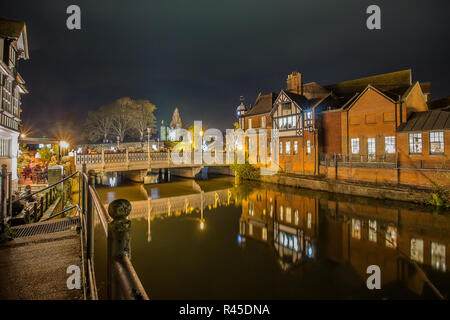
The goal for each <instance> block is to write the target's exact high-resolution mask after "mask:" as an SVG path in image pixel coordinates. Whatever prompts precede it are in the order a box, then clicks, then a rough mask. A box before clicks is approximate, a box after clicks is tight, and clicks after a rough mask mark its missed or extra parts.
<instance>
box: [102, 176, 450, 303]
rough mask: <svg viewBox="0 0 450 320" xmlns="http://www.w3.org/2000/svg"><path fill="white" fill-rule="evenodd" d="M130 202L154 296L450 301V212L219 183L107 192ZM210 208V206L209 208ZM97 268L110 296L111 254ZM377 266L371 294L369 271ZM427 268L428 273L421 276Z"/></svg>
mask: <svg viewBox="0 0 450 320" xmlns="http://www.w3.org/2000/svg"><path fill="white" fill-rule="evenodd" d="M98 192H99V195H100V198H101V199H102V201H103V202H104V203H105V204H108V203H110V202H111V201H113V200H114V199H119V198H122V199H127V200H129V201H130V202H131V204H132V212H131V215H130V219H131V225H132V227H131V239H132V240H131V259H132V262H133V265H134V267H135V269H136V272H137V274H138V275H139V277H140V279H141V281H142V284H143V285H144V287H145V289H146V291H147V293H148V295H149V296H150V298H151V299H405V298H412V299H415V298H420V299H436V298H437V296H438V294H437V293H436V290H437V291H438V292H439V293H440V294H442V295H443V296H445V297H448V294H449V293H450V272H449V271H448V263H449V250H450V215H449V213H448V212H447V213H435V212H433V211H432V210H431V209H428V208H424V207H421V206H417V205H413V204H409V203H402V202H393V201H377V200H373V199H367V198H360V197H351V196H343V195H336V194H329V193H323V192H315V191H310V190H302V189H296V188H290V187H283V186H277V185H270V184H259V183H253V182H244V183H242V184H240V185H239V186H235V185H234V179H233V178H228V177H216V178H211V179H209V180H202V181H194V180H177V181H172V182H167V183H160V184H153V185H145V186H144V185H142V184H133V183H125V184H122V185H119V186H117V187H114V188H110V187H99V188H98ZM202 206H203V210H201V207H202ZM101 232H103V231H102V230H101V227H100V225H99V224H98V223H97V224H96V241H95V259H96V260H95V269H96V276H97V283H98V287H99V294H100V297H104V295H105V285H104V284H105V270H106V267H105V260H106V249H105V248H106V247H105V241H104V237H103V235H101ZM371 265H376V266H378V267H379V268H380V275H381V277H380V285H381V289H373V290H369V289H368V287H367V284H366V282H367V278H368V277H369V276H370V275H371V274H368V273H367V268H368V267H369V266H371ZM422 271H423V272H424V274H425V276H424V274H423V273H422Z"/></svg>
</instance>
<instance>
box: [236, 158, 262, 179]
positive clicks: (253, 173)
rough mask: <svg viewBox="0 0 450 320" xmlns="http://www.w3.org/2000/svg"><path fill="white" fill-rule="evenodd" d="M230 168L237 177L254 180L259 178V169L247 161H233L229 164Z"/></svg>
mask: <svg viewBox="0 0 450 320" xmlns="http://www.w3.org/2000/svg"><path fill="white" fill-rule="evenodd" d="M230 168H231V170H233V171H234V172H235V174H236V176H237V177H238V178H239V179H247V180H254V179H258V178H259V169H258V168H256V167H255V166H253V165H251V164H249V163H247V162H246V163H244V164H237V163H234V164H232V165H230Z"/></svg>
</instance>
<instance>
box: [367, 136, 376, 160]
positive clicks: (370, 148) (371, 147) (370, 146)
mask: <svg viewBox="0 0 450 320" xmlns="http://www.w3.org/2000/svg"><path fill="white" fill-rule="evenodd" d="M375 153H376V147H375V138H367V158H368V160H369V161H374V160H375Z"/></svg>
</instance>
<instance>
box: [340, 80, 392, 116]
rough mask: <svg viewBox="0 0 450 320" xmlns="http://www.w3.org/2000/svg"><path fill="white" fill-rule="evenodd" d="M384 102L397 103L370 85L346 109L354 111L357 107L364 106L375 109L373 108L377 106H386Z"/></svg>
mask: <svg viewBox="0 0 450 320" xmlns="http://www.w3.org/2000/svg"><path fill="white" fill-rule="evenodd" d="M384 102H390V103H392V104H394V103H395V101H394V100H392V99H391V98H390V97H388V96H387V95H385V94H384V93H383V92H381V91H379V90H377V89H376V88H374V87H372V86H371V85H369V86H367V88H366V89H365V90H364V91H363V92H361V94H359V96H358V97H357V98H356V99H355V100H354V101H353V102H352V103H351V104H350V105H348V106H347V107H346V109H347V110H348V111H350V109H352V108H353V107H355V106H357V107H360V106H364V107H370V108H373V106H377V105H379V104H380V103H381V104H384Z"/></svg>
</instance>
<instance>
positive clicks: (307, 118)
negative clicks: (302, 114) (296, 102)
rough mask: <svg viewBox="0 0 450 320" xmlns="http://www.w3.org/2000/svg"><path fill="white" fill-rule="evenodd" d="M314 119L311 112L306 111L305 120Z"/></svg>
mask: <svg viewBox="0 0 450 320" xmlns="http://www.w3.org/2000/svg"><path fill="white" fill-rule="evenodd" d="M311 119H312V112H311V111H306V118H305V120H311Z"/></svg>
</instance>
